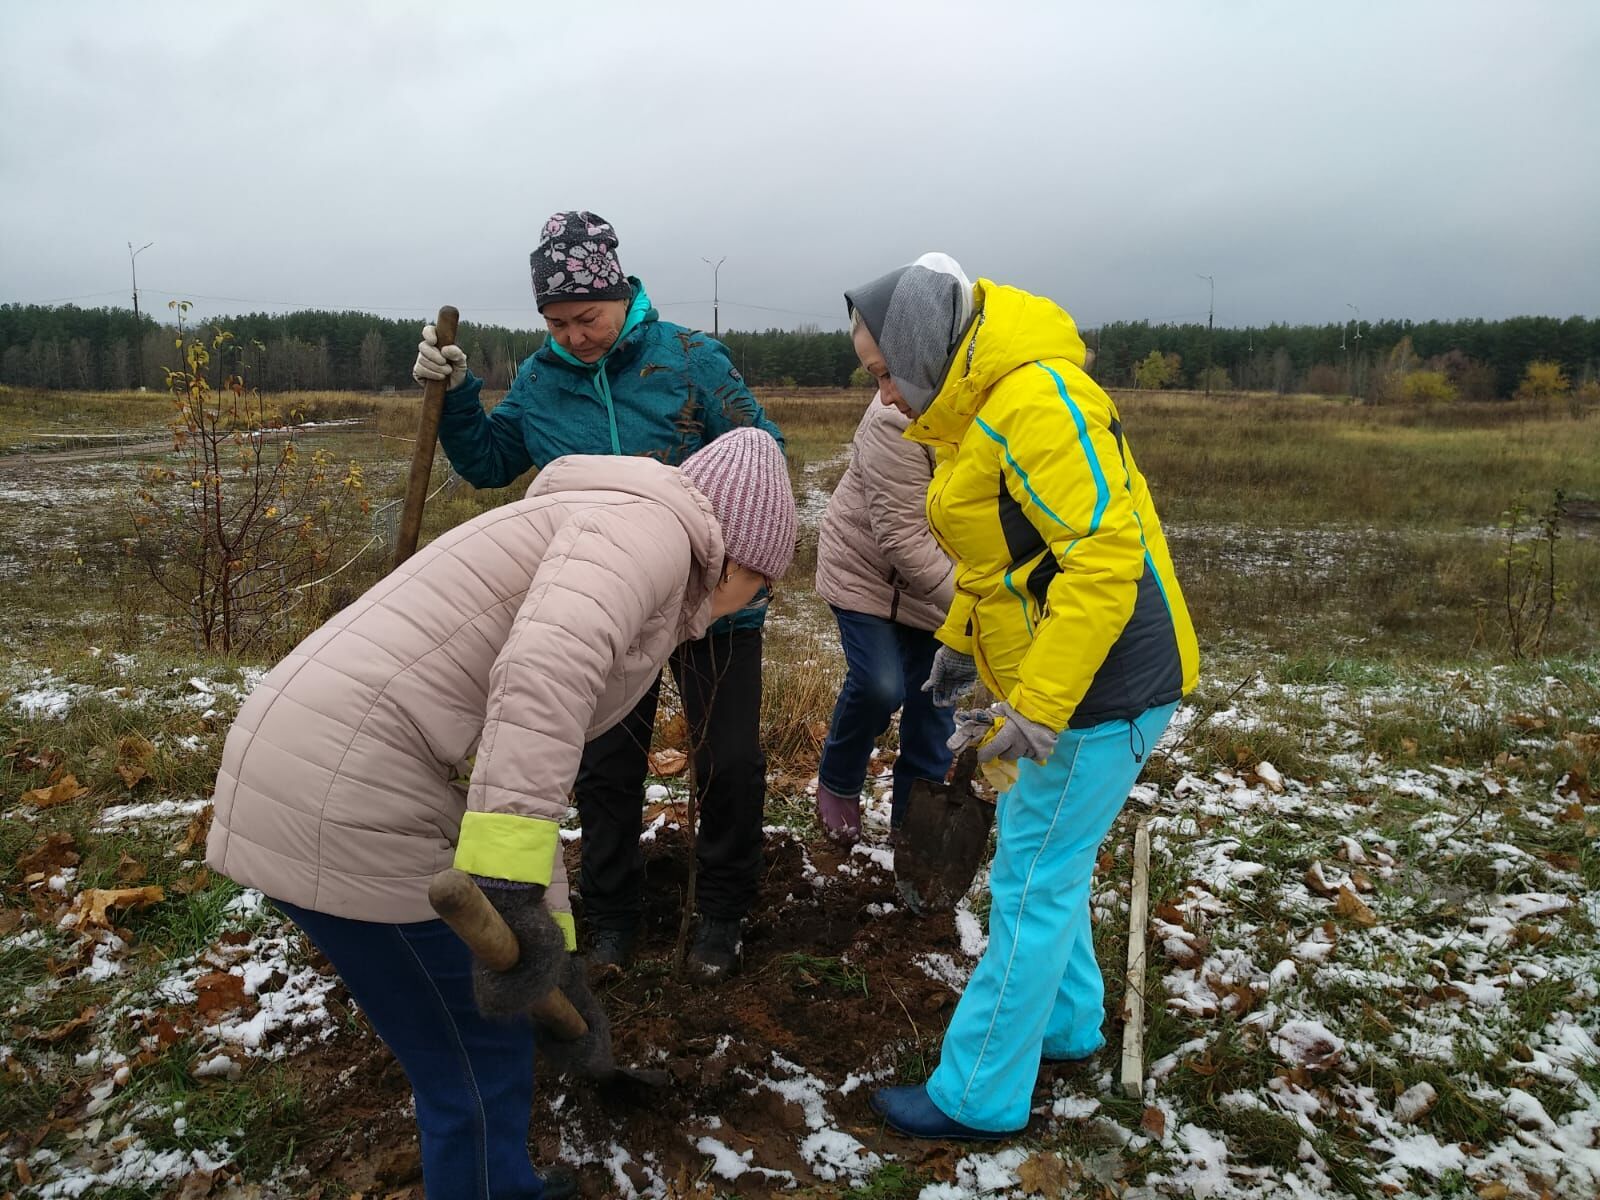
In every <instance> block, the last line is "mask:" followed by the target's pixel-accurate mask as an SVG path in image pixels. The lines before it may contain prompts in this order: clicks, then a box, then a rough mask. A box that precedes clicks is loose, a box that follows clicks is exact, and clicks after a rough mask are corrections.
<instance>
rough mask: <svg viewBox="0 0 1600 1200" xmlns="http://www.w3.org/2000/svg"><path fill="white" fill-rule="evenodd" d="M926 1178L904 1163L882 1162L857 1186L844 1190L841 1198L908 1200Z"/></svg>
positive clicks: (923, 1183) (924, 1183) (920, 1189)
mask: <svg viewBox="0 0 1600 1200" xmlns="http://www.w3.org/2000/svg"><path fill="white" fill-rule="evenodd" d="M927 1183H928V1180H927V1179H926V1178H925V1177H924V1176H922V1175H919V1174H917V1173H916V1172H915V1171H913V1170H912V1169H911V1168H910V1167H908V1166H906V1165H905V1164H904V1163H897V1162H891V1163H884V1164H883V1165H882V1166H880V1167H878V1168H877V1169H876V1170H874V1171H873V1172H872V1173H871V1174H870V1175H868V1176H867V1178H866V1181H865V1182H864V1183H862V1184H861V1185H860V1186H859V1187H853V1188H850V1189H848V1190H846V1191H845V1192H844V1193H843V1194H842V1195H843V1200H910V1198H911V1197H912V1196H915V1195H917V1194H918V1193H920V1192H921V1191H922V1189H923V1187H925V1186H926V1185H927Z"/></svg>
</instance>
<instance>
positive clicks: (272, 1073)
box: [127, 1043, 317, 1179]
mask: <svg viewBox="0 0 1600 1200" xmlns="http://www.w3.org/2000/svg"><path fill="white" fill-rule="evenodd" d="M186 1051H187V1047H186V1046H185V1044H183V1043H180V1044H179V1045H177V1046H174V1047H173V1048H172V1049H171V1050H170V1051H169V1052H168V1053H167V1054H166V1055H164V1056H163V1057H162V1058H161V1059H160V1060H159V1061H158V1062H157V1063H156V1064H153V1065H152V1066H151V1067H149V1068H147V1069H146V1070H144V1071H142V1072H140V1073H138V1074H137V1075H136V1076H135V1077H134V1080H133V1081H132V1083H130V1085H129V1089H128V1091H129V1093H130V1094H129V1095H128V1097H127V1103H129V1104H131V1105H132V1108H133V1109H134V1110H135V1111H139V1112H142V1113H146V1114H148V1115H146V1116H142V1117H140V1118H139V1119H138V1124H139V1126H140V1128H141V1132H142V1134H143V1137H144V1140H145V1142H146V1144H148V1145H149V1146H150V1147H151V1148H152V1149H155V1150H183V1151H188V1150H193V1149H212V1148H214V1147H215V1146H217V1145H218V1144H220V1143H223V1142H226V1143H227V1144H228V1145H229V1147H230V1148H231V1149H232V1151H233V1154H234V1156H235V1161H236V1162H237V1163H238V1164H239V1166H240V1167H241V1168H243V1169H244V1170H245V1171H246V1172H247V1176H246V1177H247V1178H257V1179H266V1178H269V1177H270V1176H271V1175H272V1174H273V1173H274V1172H275V1171H277V1170H279V1169H281V1168H283V1167H286V1166H288V1165H289V1164H290V1163H291V1162H292V1161H293V1159H294V1153H295V1148H296V1147H297V1146H298V1145H300V1144H301V1143H303V1142H305V1141H306V1140H308V1139H309V1138H311V1137H314V1136H317V1131H315V1130H313V1129H312V1128H311V1125H310V1120H309V1117H308V1115H307V1106H306V1101H305V1095H304V1092H303V1091H302V1088H301V1084H300V1082H299V1080H298V1079H297V1078H296V1077H295V1073H294V1068H293V1066H292V1065H289V1064H281V1063H272V1064H268V1065H257V1066H255V1067H253V1068H252V1069H251V1070H249V1071H247V1072H246V1074H245V1076H244V1078H243V1079H241V1080H239V1081H238V1082H237V1083H232V1084H227V1083H221V1082H217V1081H207V1080H197V1079H195V1078H193V1077H192V1076H191V1075H190V1074H189V1055H188V1053H187V1052H186ZM135 1089H136V1090H135ZM134 1101H137V1103H133V1102H134ZM179 1118H181V1120H182V1128H181V1132H180V1131H179V1129H178V1128H176V1127H175V1126H174V1121H175V1120H177V1119H179Z"/></svg>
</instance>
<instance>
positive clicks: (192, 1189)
mask: <svg viewBox="0 0 1600 1200" xmlns="http://www.w3.org/2000/svg"><path fill="white" fill-rule="evenodd" d="M216 1184H217V1173H216V1172H215V1171H198V1170H196V1171H190V1172H189V1173H188V1174H187V1175H185V1176H184V1177H183V1179H182V1181H181V1182H180V1183H179V1184H178V1190H177V1192H176V1194H175V1196H174V1200H204V1198H205V1197H206V1196H210V1195H212V1194H213V1191H212V1189H213V1188H215V1187H216Z"/></svg>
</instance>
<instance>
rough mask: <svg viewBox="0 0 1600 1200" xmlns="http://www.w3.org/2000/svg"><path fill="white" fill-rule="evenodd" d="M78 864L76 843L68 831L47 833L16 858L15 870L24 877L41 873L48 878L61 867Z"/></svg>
mask: <svg viewBox="0 0 1600 1200" xmlns="http://www.w3.org/2000/svg"><path fill="white" fill-rule="evenodd" d="M77 865H78V845H77V843H76V842H75V841H74V840H73V837H72V835H71V834H70V833H59V832H58V833H49V834H46V835H45V839H44V841H43V842H41V843H40V844H39V845H38V846H36V847H34V849H32V850H30V851H28V853H26V854H24V855H23V856H22V857H21V858H19V859H18V860H17V870H18V871H20V872H21V873H22V874H23V876H24V877H27V876H29V875H43V876H44V877H45V878H47V879H48V878H49V877H50V876H51V875H55V874H57V873H58V872H59V871H60V870H61V868H63V867H75V866H77Z"/></svg>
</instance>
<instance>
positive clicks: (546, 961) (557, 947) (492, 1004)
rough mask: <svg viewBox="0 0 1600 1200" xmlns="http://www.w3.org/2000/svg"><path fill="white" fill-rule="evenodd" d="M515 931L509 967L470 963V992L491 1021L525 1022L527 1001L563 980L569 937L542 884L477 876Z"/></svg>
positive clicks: (537, 996)
mask: <svg viewBox="0 0 1600 1200" xmlns="http://www.w3.org/2000/svg"><path fill="white" fill-rule="evenodd" d="M473 878H474V879H475V880H476V881H477V884H478V886H479V887H480V888H482V889H483V894H484V895H485V896H486V897H487V898H488V900H489V903H490V904H492V905H493V906H494V910H495V911H496V912H497V913H499V914H500V915H501V916H502V917H504V918H505V922H506V924H507V925H509V926H511V932H512V933H514V934H516V937H517V949H518V951H519V953H518V955H517V961H516V962H515V963H514V964H513V965H512V966H511V968H510V969H509V970H506V971H492V970H490V969H489V968H488V967H486V966H484V965H483V964H482V963H481V962H478V961H477V960H476V959H474V960H473V963H472V994H473V996H474V998H475V999H476V1000H477V1002H478V1011H479V1012H481V1013H482V1014H483V1015H484V1016H486V1017H488V1018H489V1019H490V1020H491V1021H526V1020H527V1019H528V1006H529V1005H530V1004H531V1003H532V1002H533V1001H535V1000H537V999H538V998H539V997H541V996H544V995H547V994H548V993H549V991H550V989H551V988H553V987H556V986H558V985H559V984H560V983H561V979H562V972H563V969H564V967H565V964H566V960H567V939H566V935H565V934H563V933H562V932H561V926H559V925H557V924H556V923H555V919H554V918H553V917H551V916H550V910H549V909H547V908H545V906H544V887H543V885H541V884H537V883H528V884H524V883H513V882H512V881H510V880H506V879H489V878H485V877H482V876H476V875H475V876H473Z"/></svg>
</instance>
